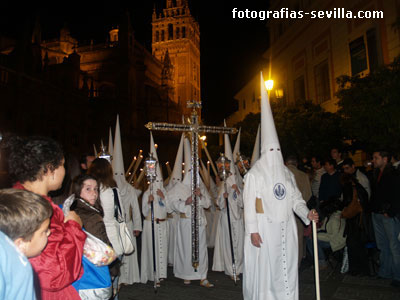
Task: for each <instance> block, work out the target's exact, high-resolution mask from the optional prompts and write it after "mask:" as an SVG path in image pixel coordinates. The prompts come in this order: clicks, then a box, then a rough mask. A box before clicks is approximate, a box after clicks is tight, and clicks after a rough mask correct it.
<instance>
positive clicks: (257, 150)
mask: <svg viewBox="0 0 400 300" xmlns="http://www.w3.org/2000/svg"><path fill="white" fill-rule="evenodd" d="M260 131H261V125H258V129H257V135H256V140H255V142H254V148H253V154H252V155H251V163H250V166H251V167H252V166H254V164H255V163H256V161H257V160H258V159H259V158H260V141H261V139H260Z"/></svg>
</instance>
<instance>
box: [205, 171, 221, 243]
mask: <svg viewBox="0 0 400 300" xmlns="http://www.w3.org/2000/svg"><path fill="white" fill-rule="evenodd" d="M209 194H210V196H211V205H210V207H209V208H208V209H206V210H204V213H205V216H206V219H207V225H206V237H207V247H208V248H214V246H215V237H216V233H217V227H218V222H219V208H218V209H217V206H216V198H217V195H218V188H217V186H216V185H215V183H214V180H212V178H210V188H209Z"/></svg>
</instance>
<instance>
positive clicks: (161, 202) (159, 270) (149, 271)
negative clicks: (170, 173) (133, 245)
mask: <svg viewBox="0 0 400 300" xmlns="http://www.w3.org/2000/svg"><path fill="white" fill-rule="evenodd" d="M157 189H160V190H161V191H162V192H163V194H164V196H165V198H164V199H161V198H160V196H158V195H157V194H156V192H157ZM149 195H150V191H149V189H148V190H147V191H146V192H145V193H144V194H143V198H142V212H143V215H144V216H145V219H144V221H143V233H142V261H141V263H142V264H141V282H142V283H146V282H147V281H148V280H150V281H154V275H153V242H152V229H151V205H150V203H149V202H148V199H149ZM153 196H154V201H153V207H154V240H155V256H156V277H157V280H159V279H160V278H167V258H168V235H167V227H168V226H167V213H168V211H169V200H168V196H167V192H166V191H165V189H164V188H163V187H161V186H160V185H158V187H157V184H154V188H153ZM157 219H159V221H158V222H157Z"/></svg>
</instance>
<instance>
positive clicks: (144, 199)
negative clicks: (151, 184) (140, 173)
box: [142, 190, 151, 218]
mask: <svg viewBox="0 0 400 300" xmlns="http://www.w3.org/2000/svg"><path fill="white" fill-rule="evenodd" d="M149 196H150V192H149V191H148V190H147V191H145V192H144V194H143V197H142V213H143V216H144V217H145V218H146V217H147V216H148V215H149V214H150V210H151V206H150V203H149Z"/></svg>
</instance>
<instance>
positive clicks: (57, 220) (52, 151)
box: [2, 136, 86, 300]
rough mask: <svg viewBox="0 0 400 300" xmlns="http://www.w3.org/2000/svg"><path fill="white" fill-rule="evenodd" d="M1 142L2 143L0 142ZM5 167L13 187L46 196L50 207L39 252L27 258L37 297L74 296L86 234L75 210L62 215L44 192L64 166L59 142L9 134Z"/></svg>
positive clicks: (57, 183)
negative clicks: (45, 236)
mask: <svg viewBox="0 0 400 300" xmlns="http://www.w3.org/2000/svg"><path fill="white" fill-rule="evenodd" d="M2 146H3V145H2ZM4 147H5V148H6V150H7V154H8V155H7V156H8V170H9V174H10V176H11V177H12V179H13V180H14V182H16V183H15V185H14V188H16V189H21V190H28V191H30V192H34V193H36V194H38V195H42V197H43V198H45V199H47V200H48V201H49V202H50V204H51V206H52V208H53V215H52V217H51V219H50V232H51V234H50V236H49V238H48V242H47V246H46V248H45V249H44V250H43V252H42V253H41V254H40V255H38V256H36V257H33V258H30V259H29V261H30V262H31V264H32V267H33V270H34V271H35V273H36V275H37V276H38V279H39V282H40V289H41V299H43V300H47V299H49V300H51V299H76V300H79V299H80V297H79V294H78V292H77V291H76V290H75V288H74V287H73V286H72V283H73V282H74V281H75V280H77V279H78V278H80V277H81V276H82V274H83V268H82V256H83V245H84V243H85V240H86V234H85V233H84V232H83V231H82V228H81V227H82V221H81V219H80V218H79V216H78V215H77V214H76V213H75V212H70V213H69V214H68V215H67V216H66V217H64V214H63V212H62V210H61V208H60V207H59V206H57V205H55V204H54V203H53V201H52V200H51V198H50V197H48V196H47V195H48V193H49V192H50V191H54V190H57V189H59V188H60V187H61V184H62V181H63V178H64V174H65V169H64V155H63V151H62V149H61V146H60V145H59V144H58V143H57V142H56V141H54V140H52V139H50V138H47V137H28V138H21V137H16V136H15V137H11V138H10V139H9V140H8V141H4Z"/></svg>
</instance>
